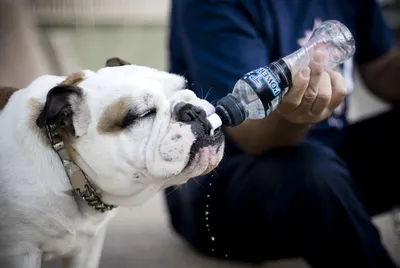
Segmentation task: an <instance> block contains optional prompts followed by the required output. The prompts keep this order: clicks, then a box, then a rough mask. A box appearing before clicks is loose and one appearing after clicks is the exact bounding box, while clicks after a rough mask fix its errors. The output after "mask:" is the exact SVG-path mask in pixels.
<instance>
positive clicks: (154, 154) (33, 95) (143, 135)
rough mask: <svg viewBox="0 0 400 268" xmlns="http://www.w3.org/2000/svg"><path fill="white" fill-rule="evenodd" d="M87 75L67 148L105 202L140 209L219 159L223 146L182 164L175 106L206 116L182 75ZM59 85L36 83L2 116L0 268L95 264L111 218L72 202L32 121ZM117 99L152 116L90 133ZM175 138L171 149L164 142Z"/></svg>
mask: <svg viewBox="0 0 400 268" xmlns="http://www.w3.org/2000/svg"><path fill="white" fill-rule="evenodd" d="M85 73H86V75H87V78H86V79H85V80H84V81H82V82H81V83H80V84H79V87H81V88H83V89H84V93H85V96H84V99H83V101H81V102H79V101H77V100H72V106H74V105H75V107H73V110H74V112H75V115H74V118H73V119H74V120H73V125H74V128H75V131H76V135H77V136H79V138H78V139H77V140H76V142H75V143H74V144H73V148H74V150H75V151H76V153H77V154H78V158H77V161H76V162H77V165H78V166H80V167H81V168H82V169H83V171H84V172H85V173H86V174H87V175H88V176H89V178H90V181H91V182H92V183H93V184H94V185H95V186H96V187H97V188H98V189H99V190H100V191H101V193H102V197H103V201H104V202H105V203H108V204H113V205H118V206H133V205H138V204H140V203H142V202H144V201H146V200H147V199H149V198H150V197H152V196H153V195H154V194H155V193H156V192H158V191H160V190H162V189H164V188H165V187H167V186H170V185H174V184H181V183H184V182H186V181H187V180H188V179H189V178H191V177H194V176H197V175H200V174H202V173H205V172H209V171H210V170H211V169H212V168H214V167H215V166H216V165H217V164H218V163H219V161H220V160H221V158H222V152H223V146H224V144H223V142H219V143H216V144H213V145H211V146H208V147H205V148H202V149H200V151H199V152H198V153H197V155H196V157H195V160H194V164H193V165H189V166H188V155H189V152H190V148H191V145H192V144H193V142H194V141H195V140H196V137H195V135H194V134H193V133H192V131H191V128H190V127H189V126H188V125H186V124H181V123H179V122H176V121H175V120H174V116H173V115H172V111H173V107H174V105H175V104H176V102H177V101H185V102H191V103H193V104H195V105H197V106H200V107H202V108H203V109H204V110H205V111H206V112H207V114H208V115H209V114H211V113H213V111H214V108H213V106H212V105H211V104H209V103H208V102H206V101H205V100H200V99H198V98H197V97H196V96H195V94H194V93H193V92H191V91H188V90H184V87H185V80H184V79H183V78H182V77H180V76H177V75H172V74H169V73H166V72H162V71H158V70H155V69H152V68H148V67H141V66H134V65H127V66H121V67H108V68H103V69H100V70H99V71H97V72H92V71H85ZM64 79H65V77H59V76H50V75H45V76H41V77H38V78H37V79H35V80H34V81H33V82H32V83H31V84H30V85H28V86H27V87H26V88H25V89H23V90H20V91H17V92H16V93H14V94H13V95H12V97H11V98H10V100H9V102H8V104H7V105H6V107H5V108H4V109H3V110H2V111H0V129H1V134H0V207H1V209H0V267H7V268H14V267H15V268H39V267H41V262H42V259H43V260H48V259H51V258H54V257H61V258H63V260H64V264H65V267H71V268H72V267H73V268H95V267H97V265H98V262H99V258H100V254H101V249H102V243H103V239H104V233H105V229H106V224H107V222H108V221H109V220H110V219H111V218H112V216H113V215H114V214H115V212H116V210H113V211H111V212H106V213H100V212H96V211H94V210H93V209H92V208H90V207H89V206H87V205H86V204H85V203H84V202H83V201H82V200H80V199H79V198H77V197H76V196H75V195H72V194H71V185H70V182H69V179H68V177H67V176H66V173H65V170H64V168H63V166H62V163H61V161H60V159H59V157H58V156H57V154H56V153H55V152H54V151H53V149H52V148H51V147H50V146H49V145H48V144H45V143H44V142H43V136H42V134H40V132H39V129H35V127H36V125H35V124H34V122H33V123H32V120H33V119H36V118H32V116H33V113H34V110H32V105H31V104H30V103H31V102H32V100H33V99H34V100H38V101H39V102H40V103H41V104H43V105H44V103H45V101H46V95H47V93H48V91H49V90H50V89H51V88H52V87H54V86H56V85H57V84H58V83H60V82H62V81H63V80H64ZM145 95H146V96H147V100H148V105H145V102H144V101H143V98H144V96H145ZM121 97H129V98H130V99H131V100H132V101H131V105H132V106H135V107H136V109H139V110H142V111H143V112H145V111H146V110H148V109H150V108H153V107H156V108H157V114H156V116H155V117H154V118H152V119H144V120H142V121H140V122H139V123H137V124H135V125H134V126H133V127H132V128H131V129H129V130H126V131H123V132H122V133H121V134H119V135H105V134H100V133H98V131H97V124H98V122H99V119H100V117H101V115H102V114H103V112H104V110H105V109H106V107H108V105H110V104H112V103H113V102H115V101H116V100H118V99H119V98H121ZM176 134H179V135H180V136H181V139H179V141H173V139H172V137H173V136H174V135H176ZM197 139H198V138H197ZM218 147H222V148H221V149H220V150H219V148H218Z"/></svg>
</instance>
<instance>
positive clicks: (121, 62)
mask: <svg viewBox="0 0 400 268" xmlns="http://www.w3.org/2000/svg"><path fill="white" fill-rule="evenodd" d="M124 65H131V64H130V63H129V62H127V61H125V60H123V59H120V58H118V57H114V58H110V59H108V60H107V61H106V67H115V66H124Z"/></svg>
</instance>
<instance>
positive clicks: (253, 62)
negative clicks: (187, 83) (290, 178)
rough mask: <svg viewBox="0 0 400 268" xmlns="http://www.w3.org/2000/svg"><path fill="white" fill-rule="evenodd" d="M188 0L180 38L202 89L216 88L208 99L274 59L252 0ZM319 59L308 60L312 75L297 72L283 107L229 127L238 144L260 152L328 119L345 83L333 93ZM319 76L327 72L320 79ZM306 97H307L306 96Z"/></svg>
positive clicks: (293, 140)
mask: <svg viewBox="0 0 400 268" xmlns="http://www.w3.org/2000/svg"><path fill="white" fill-rule="evenodd" d="M189 2H190V4H189V5H187V6H186V7H185V10H184V12H183V13H184V14H185V16H184V20H183V22H182V25H184V26H183V27H184V33H185V35H184V38H183V40H182V42H183V43H184V47H185V50H186V51H185V52H186V53H187V55H188V57H187V58H188V60H189V61H190V62H189V66H191V67H190V68H191V74H192V76H194V80H195V81H197V82H198V83H200V85H197V86H199V87H201V88H202V89H204V91H207V90H208V89H209V88H213V91H212V92H211V94H210V96H211V98H210V99H211V100H218V99H219V98H221V97H223V96H225V95H226V94H228V93H230V92H231V91H232V88H233V86H234V84H235V83H236V81H237V80H238V79H239V78H240V77H242V76H243V75H244V74H245V73H247V72H248V71H251V70H254V69H256V68H259V67H261V66H265V65H267V64H268V63H270V59H269V57H268V55H269V51H270V50H271V49H273V48H272V46H273V45H272V43H273V42H272V39H273V36H267V37H265V36H260V33H259V31H258V30H257V23H255V21H257V17H250V15H249V14H257V12H252V11H253V10H250V9H251V6H250V5H251V4H249V3H250V2H252V1H234V0H231V1H211V0H209V1H204V0H203V1H189ZM246 4H247V5H246ZM252 5H254V4H252ZM258 13H259V12H258ZM266 14H268V12H266ZM271 14H272V12H271ZM265 39H267V41H264V40H265ZM269 39H271V40H269ZM317 65H318V64H314V66H310V67H311V69H312V70H311V78H310V79H308V78H305V79H302V78H301V77H300V74H298V75H296V74H294V75H295V79H294V81H293V84H294V86H293V88H292V89H291V90H290V92H289V93H288V94H287V95H286V96H285V98H284V100H283V102H282V104H281V105H280V106H279V111H276V112H274V113H272V114H271V115H270V116H269V117H267V118H265V119H263V120H251V121H250V120H249V121H247V122H244V123H243V124H241V125H239V126H237V127H234V128H227V129H226V132H227V134H228V135H229V136H230V137H231V138H232V139H233V140H234V141H235V142H236V144H237V145H238V147H240V148H241V149H243V150H244V151H245V152H247V153H249V154H254V155H257V154H262V153H265V152H266V151H268V150H270V149H272V148H275V147H281V146H286V145H293V144H296V143H297V142H299V141H300V140H302V138H303V137H304V135H305V134H306V133H307V132H308V130H309V128H310V126H311V124H312V123H315V122H317V121H319V120H322V119H324V118H325V116H326V115H327V114H329V113H330V112H331V111H329V110H328V109H325V108H326V107H327V106H328V104H329V103H331V99H334V98H335V100H333V101H332V103H331V104H336V102H337V101H336V98H337V96H339V98H341V99H343V98H342V95H344V93H343V92H344V91H345V88H344V87H339V85H340V83H339V82H337V83H336V85H337V86H338V90H336V91H335V92H338V93H339V94H336V93H335V94H334V95H332V88H331V79H330V76H329V75H328V74H327V73H323V72H322V69H323V68H322V67H323V66H322V65H321V64H320V65H319V66H317ZM190 68H189V69H190ZM321 77H324V78H323V81H322V82H320V79H321ZM335 77H337V74H336V75H335ZM320 89H322V90H321V92H319V91H320ZM306 92H307V93H306ZM332 96H333V97H334V98H332ZM303 97H304V99H305V101H302V100H303ZM343 97H344V96H343ZM315 102H316V104H315V105H314V103H315ZM300 104H301V105H300ZM299 106H301V107H300V108H299ZM331 106H334V105H329V108H330V107H331ZM312 107H314V108H315V107H317V108H315V110H316V114H312V113H311V112H310V111H311V108H312ZM295 110H296V112H295ZM299 111H302V113H300V114H299Z"/></svg>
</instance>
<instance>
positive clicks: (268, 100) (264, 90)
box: [242, 67, 283, 114]
mask: <svg viewBox="0 0 400 268" xmlns="http://www.w3.org/2000/svg"><path fill="white" fill-rule="evenodd" d="M242 79H243V80H244V81H245V82H246V83H247V84H248V85H250V86H251V88H252V89H253V90H254V92H256V94H257V95H258V97H259V98H260V100H261V102H262V103H263V105H264V109H265V111H266V112H267V114H270V113H271V112H272V111H273V110H275V109H276V107H277V106H278V104H279V103H280V102H281V100H282V95H283V94H282V93H283V92H282V88H281V85H280V83H279V81H278V79H277V78H276V77H275V74H274V73H273V72H272V71H271V69H270V68H268V67H261V68H258V69H256V70H254V71H251V72H249V73H247V74H246V75H245V76H243V78H242Z"/></svg>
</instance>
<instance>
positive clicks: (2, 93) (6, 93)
mask: <svg viewBox="0 0 400 268" xmlns="http://www.w3.org/2000/svg"><path fill="white" fill-rule="evenodd" d="M15 91H18V88H14V87H0V110H2V109H3V108H4V107H5V106H6V104H7V102H8V100H9V99H10V98H11V95H12V94H13V93H14V92H15Z"/></svg>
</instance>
